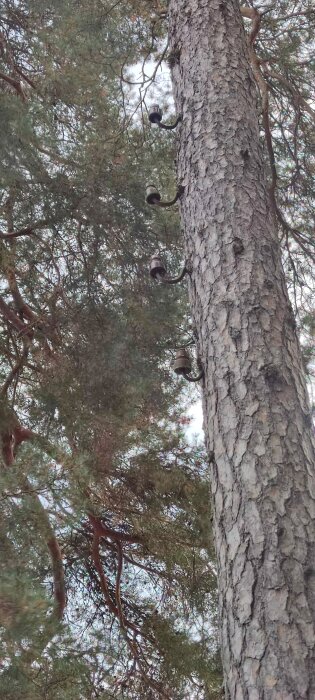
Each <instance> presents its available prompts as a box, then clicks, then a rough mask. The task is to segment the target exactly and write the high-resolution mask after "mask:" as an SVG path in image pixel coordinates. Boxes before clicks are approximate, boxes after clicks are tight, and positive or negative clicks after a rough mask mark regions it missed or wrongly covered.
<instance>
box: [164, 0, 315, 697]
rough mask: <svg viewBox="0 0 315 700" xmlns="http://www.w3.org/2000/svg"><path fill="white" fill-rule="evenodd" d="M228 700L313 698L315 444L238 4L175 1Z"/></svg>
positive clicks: (188, 235) (187, 227) (181, 156)
mask: <svg viewBox="0 0 315 700" xmlns="http://www.w3.org/2000/svg"><path fill="white" fill-rule="evenodd" d="M169 41H170V50H171V51H173V52H174V51H175V50H176V51H177V55H178V61H177V62H176V63H174V65H172V78H173V87H174V96H175V105H176V111H177V113H180V114H182V116H183V119H182V123H181V126H180V133H179V148H178V159H177V160H178V162H177V168H178V181H179V182H180V183H181V184H182V185H183V186H184V188H185V191H184V195H183V197H182V199H181V201H180V210H181V217H182V226H183V233H184V238H185V246H186V254H187V255H186V257H187V260H188V261H189V263H190V264H191V267H192V273H191V278H190V283H189V294H190V301H191V307H192V314H193V320H194V324H195V326H196V330H197V335H198V352H199V354H200V357H201V360H202V364H203V367H204V371H205V376H204V380H203V403H204V428H205V435H206V442H207V448H208V451H209V454H210V455H211V454H213V455H214V458H213V459H211V460H210V474H211V482H212V493H213V506H214V530H215V538H216V547H217V556H218V576H219V605H220V615H221V629H222V658H223V666H224V679H225V688H226V697H227V698H233V699H234V698H235V699H237V700H242V699H243V698H244V700H245V698H246V699H249V700H256V699H258V698H266V699H268V700H269V698H270V699H277V700H280V699H285V700H290V699H291V700H293V699H294V700H296V698H312V697H315V663H314V661H315V659H314V655H315V654H314V616H315V567H314V568H313V562H314V560H315V559H314V556H315V479H314V471H315V469H314V463H315V460H314V437H313V430H312V427H311V420H310V412H309V406H308V399H307V394H306V388H305V381H304V375H303V367H302V362H301V356H300V350H299V345H298V339H297V335H296V331H295V327H294V323H292V310H291V305H290V302H289V299H288V295H287V290H286V285H285V279H284V275H283V270H282V266H281V252H280V246H279V241H278V235H277V229H276V223H275V218H274V215H273V210H272V206H271V203H270V198H269V192H268V186H267V183H266V178H265V171H264V163H263V155H262V151H261V146H260V142H259V128H258V99H257V98H258V95H257V87H256V84H255V80H254V77H253V75H252V72H251V68H250V61H249V54H248V51H249V49H248V44H247V42H246V37H245V33H244V28H243V24H242V18H241V14H240V10H239V7H238V4H237V3H236V2H234V0H229V1H225V2H223V1H222V0H211V2H209V0H170V3H169Z"/></svg>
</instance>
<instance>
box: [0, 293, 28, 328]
mask: <svg viewBox="0 0 315 700" xmlns="http://www.w3.org/2000/svg"><path fill="white" fill-rule="evenodd" d="M0 313H1V314H2V316H3V317H4V318H5V319H6V321H9V323H11V324H12V325H13V326H14V328H15V329H16V330H17V331H19V333H21V334H22V335H26V336H28V337H29V338H32V336H33V330H32V329H31V328H30V326H29V325H26V324H25V323H23V321H21V319H20V318H19V317H18V316H17V315H16V313H15V312H14V311H12V309H10V307H9V305H8V304H6V302H5V301H4V299H2V298H1V297H0Z"/></svg>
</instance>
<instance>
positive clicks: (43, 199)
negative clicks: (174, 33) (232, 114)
mask: <svg viewBox="0 0 315 700" xmlns="http://www.w3.org/2000/svg"><path fill="white" fill-rule="evenodd" d="M139 9H141V12H142V11H143V13H144V14H143V17H142V18H141V19H140V18H139V19H137V17H136V15H135V14H134V13H135V12H138V11H139ZM152 12H153V5H151V8H148V4H147V3H141V5H140V3H139V4H137V3H127V2H122V3H116V5H115V4H113V3H110V2H106V1H105V0H97V1H95V2H92V3H89V4H88V5H86V4H85V3H82V2H79V3H77V2H76V3H73V2H66V3H60V2H54V3H53V5H52V6H50V7H49V8H47V6H45V5H44V4H43V3H40V2H38V0H36V2H19V3H18V6H16V4H13V3H11V2H10V1H7V2H6V3H5V8H4V13H3V16H2V18H1V27H0V31H1V32H2V34H1V36H2V40H3V52H2V55H1V59H0V60H1V67H0V72H2V74H3V75H4V76H5V77H4V78H2V82H1V86H2V88H3V95H2V97H3V99H2V103H1V117H2V119H3V124H4V128H3V132H2V134H1V137H0V149H1V163H2V166H1V172H0V179H1V187H2V195H1V202H0V205H1V211H0V217H1V226H0V228H1V234H2V235H1V240H0V249H1V250H0V254H1V271H2V280H3V284H2V286H1V298H2V302H3V304H2V306H1V310H0V322H1V330H2V338H1V341H0V352H1V359H2V362H1V368H0V379H1V386H0V393H1V415H0V419H1V420H0V433H1V440H2V457H3V469H2V471H1V475H0V491H1V494H2V498H3V503H4V509H3V521H2V524H1V533H2V537H3V548H4V549H5V550H6V565H5V567H3V568H2V572H1V574H2V575H1V584H0V600H1V605H0V612H1V622H2V631H1V635H0V644H1V652H2V654H1V655H2V659H3V671H2V673H1V674H0V695H1V696H3V697H6V698H11V697H12V698H13V697H14V698H15V699H16V698H19V697H20V698H22V697H23V698H26V699H28V698H29V699H31V698H32V700H36V699H37V698H38V699H39V698H41V699H42V698H44V697H45V698H46V699H47V700H48V699H50V698H54V700H55V698H62V700H71V698H76V699H77V698H82V699H84V700H87V699H88V698H89V699H90V698H91V700H92V698H96V697H98V698H103V700H105V699H106V700H107V698H112V697H117V698H120V697H121V698H123V697H124V698H129V699H130V700H132V699H135V698H139V697H141V698H148V699H149V698H152V697H161V698H166V697H167V698H170V697H171V698H173V699H174V700H177V699H178V700H179V699H180V698H184V697H187V696H190V694H191V692H192V691H193V692H194V694H195V696H196V698H199V697H200V698H201V697H203V684H204V683H208V682H209V683H210V681H211V683H212V685H211V687H213V688H215V687H216V686H217V685H218V684H219V680H218V679H219V664H218V663H217V658H216V654H217V641H216V636H215V633H214V639H215V641H211V643H210V642H208V641H205V637H204V634H203V633H201V629H202V628H203V626H204V625H205V620H207V621H208V623H209V624H210V623H211V625H212V626H213V628H215V624H216V619H215V617H216V611H215V589H216V582H215V575H214V570H213V567H212V566H211V559H212V558H213V549H212V545H211V531H210V517H209V493H208V483H207V479H206V476H205V460H204V455H203V453H202V451H201V449H200V448H199V447H198V446H189V445H187V442H186V440H185V436H184V435H183V431H182V429H181V424H180V420H181V415H182V414H183V412H184V411H185V410H186V407H187V398H186V397H185V395H184V394H183V392H182V387H181V384H180V382H178V381H177V380H176V381H174V379H173V376H172V374H171V372H170V369H169V363H170V360H171V358H172V348H174V347H175V346H176V345H178V343H179V342H186V341H187V339H189V333H190V331H189V328H188V323H187V308H186V301H185V290H184V288H181V289H177V288H176V289H172V290H169V289H164V288H162V289H161V288H157V287H156V286H155V285H154V284H153V282H152V281H151V280H150V278H149V275H148V266H149V259H150V256H151V255H152V254H153V252H154V251H155V250H156V248H157V247H160V248H161V246H162V248H165V251H164V254H165V259H166V261H167V264H168V268H169V270H170V271H171V272H172V271H176V270H177V268H178V267H179V265H180V264H181V263H182V256H181V254H180V250H179V247H178V242H179V236H178V228H179V226H178V216H177V212H175V213H173V212H171V211H169V212H158V213H156V212H155V211H151V210H150V209H149V208H146V207H145V204H144V190H145V185H146V182H147V181H148V180H150V179H152V177H154V179H155V181H156V183H157V184H158V185H159V186H160V187H161V190H162V191H163V192H165V193H167V192H170V193H172V192H173V191H174V189H175V182H174V177H173V172H172V159H173V157H174V150H173V143H174V137H173V136H172V135H164V134H162V135H161V138H160V139H156V138H155V136H154V134H152V133H151V131H150V130H149V127H148V125H146V126H145V128H142V125H141V124H140V122H139V120H138V118H137V117H133V112H134V111H135V109H136V107H137V104H136V98H135V93H134V91H133V88H132V87H131V86H130V87H129V86H127V83H124V80H125V78H126V75H127V71H128V70H129V71H130V67H131V66H132V64H134V63H135V62H136V61H137V60H138V52H139V47H141V52H142V55H143V56H144V55H145V54H146V52H147V51H149V52H151V53H152V51H153V55H154V56H156V57H158V56H159V51H160V49H159V48H158V46H157V43H158V42H159V41H160V38H161V36H162V31H163V29H162V27H163V25H162V24H161V23H160V22H159V21H157V22H156V24H155V29H154V37H155V38H154V41H153V44H154V43H156V42H157V43H156V46H155V48H154V47H153V48H152V31H151V27H150V23H148V20H150V19H151V17H152ZM158 60H159V58H158ZM123 64H125V65H126V69H125V68H122V65H123ZM130 72H131V73H132V71H130ZM6 78H7V79H6ZM10 80H11V82H10ZM12 81H13V82H12ZM123 85H124V90H125V88H126V89H127V93H126V92H125V93H123V90H122V86H123ZM12 232H17V233H18V235H17V237H10V236H7V234H10V233H12ZM65 595H66V598H67V599H65ZM157 615H158V617H159V619H161V620H163V624H164V626H165V632H164V633H163V634H161V633H160V630H159V629H158V628H157V626H156V620H157ZM61 618H62V620H61ZM178 624H179V625H180V627H181V632H180V635H177V634H176V627H177V625H178ZM176 649H177V650H178V653H176ZM184 651H185V653H186V655H187V657H189V664H187V666H186V669H185V666H184V664H181V666H179V665H178V661H177V660H176V658H177V656H178V654H180V653H182V652H183V653H184ZM206 655H207V658H208V659H209V664H210V665H209V666H208V670H207V671H206V670H205V666H206V663H205V657H206ZM210 662H211V663H210ZM209 669H210V670H209ZM209 674H210V675H209Z"/></svg>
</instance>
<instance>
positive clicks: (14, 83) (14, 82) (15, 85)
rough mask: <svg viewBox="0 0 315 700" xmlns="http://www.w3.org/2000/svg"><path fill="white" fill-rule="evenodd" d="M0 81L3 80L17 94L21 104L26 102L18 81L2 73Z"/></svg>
mask: <svg viewBox="0 0 315 700" xmlns="http://www.w3.org/2000/svg"><path fill="white" fill-rule="evenodd" d="M0 79H1V80H4V81H5V82H6V83H8V84H9V85H11V87H13V88H14V90H15V91H16V92H17V94H18V95H19V97H20V98H21V100H22V101H23V102H26V97H25V94H24V92H23V90H22V87H21V83H20V82H19V81H18V80H14V78H10V76H9V75H5V74H4V73H1V72H0Z"/></svg>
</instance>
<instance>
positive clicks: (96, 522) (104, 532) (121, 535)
mask: <svg viewBox="0 0 315 700" xmlns="http://www.w3.org/2000/svg"><path fill="white" fill-rule="evenodd" d="M88 517H89V521H90V523H91V525H92V527H93V530H94V531H96V532H97V533H98V535H99V536H100V537H110V538H111V539H113V540H114V541H115V542H117V541H119V542H120V541H123V542H130V543H131V544H140V543H141V542H142V540H141V538H140V537H135V536H134V535H128V534H127V533H125V532H117V530H112V529H111V528H109V527H106V526H105V525H103V523H102V521H101V520H100V518H97V517H96V516H95V515H93V514H92V513H89V515H88Z"/></svg>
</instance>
